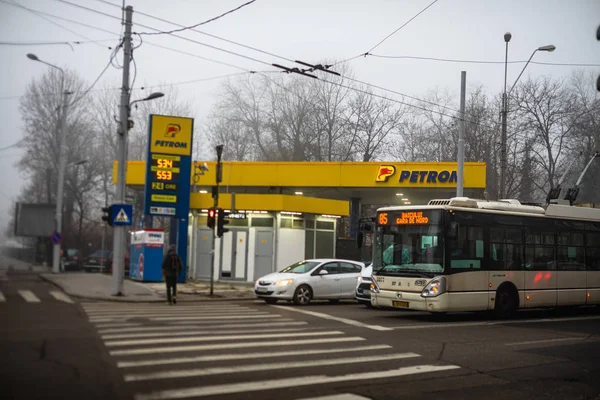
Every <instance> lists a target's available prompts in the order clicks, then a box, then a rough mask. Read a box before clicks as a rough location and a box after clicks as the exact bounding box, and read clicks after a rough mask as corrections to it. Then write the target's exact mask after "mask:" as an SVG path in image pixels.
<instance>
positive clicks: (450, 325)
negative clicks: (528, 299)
mask: <svg viewBox="0 0 600 400" xmlns="http://www.w3.org/2000/svg"><path fill="white" fill-rule="evenodd" d="M594 319H600V316H594V315H591V316H581V317H568V318H561V317H557V318H540V319H522V320H518V319H517V320H504V321H481V322H451V323H431V324H421V325H400V326H392V327H391V329H396V330H403V329H427V328H432V327H437V328H440V327H443V328H460V327H463V326H495V325H519V324H535V323H547V322H571V321H586V320H594Z"/></svg>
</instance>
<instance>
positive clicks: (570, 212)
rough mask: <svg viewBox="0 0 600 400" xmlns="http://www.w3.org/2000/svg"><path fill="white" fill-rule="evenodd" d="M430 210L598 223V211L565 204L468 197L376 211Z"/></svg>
mask: <svg viewBox="0 0 600 400" xmlns="http://www.w3.org/2000/svg"><path fill="white" fill-rule="evenodd" d="M428 209H429V210H431V209H445V210H450V209H469V210H479V211H483V212H485V211H490V212H493V213H509V214H513V215H534V216H540V217H544V216H545V217H551V218H568V219H578V220H588V221H589V220H591V221H600V209H597V208H590V207H577V206H571V205H565V204H549V205H548V206H547V207H546V208H544V207H541V206H535V205H527V204H521V202H520V201H519V200H515V199H502V200H483V199H472V198H469V197H452V198H450V199H434V200H430V201H429V203H427V205H414V206H390V207H381V208H379V209H378V210H377V211H398V210H428Z"/></svg>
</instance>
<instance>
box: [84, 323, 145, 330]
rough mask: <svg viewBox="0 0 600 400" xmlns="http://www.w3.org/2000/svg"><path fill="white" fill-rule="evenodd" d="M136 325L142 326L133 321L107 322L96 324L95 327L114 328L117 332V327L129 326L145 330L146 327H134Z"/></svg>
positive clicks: (124, 327) (125, 327)
mask: <svg viewBox="0 0 600 400" xmlns="http://www.w3.org/2000/svg"><path fill="white" fill-rule="evenodd" d="M136 326H142V324H140V323H134V322H122V323H121V322H107V323H104V324H96V328H97V329H109V330H110V329H111V328H113V329H115V330H116V331H117V332H119V331H120V329H118V328H123V329H127V328H131V329H143V330H146V328H134V327H136Z"/></svg>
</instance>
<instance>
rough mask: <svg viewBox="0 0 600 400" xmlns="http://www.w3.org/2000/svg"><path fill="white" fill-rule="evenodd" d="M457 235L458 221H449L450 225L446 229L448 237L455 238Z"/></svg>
mask: <svg viewBox="0 0 600 400" xmlns="http://www.w3.org/2000/svg"><path fill="white" fill-rule="evenodd" d="M457 237H458V222H455V221H452V222H450V227H449V229H448V238H449V239H456V238H457Z"/></svg>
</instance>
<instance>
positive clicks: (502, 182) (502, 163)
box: [498, 32, 556, 199]
mask: <svg viewBox="0 0 600 400" xmlns="http://www.w3.org/2000/svg"><path fill="white" fill-rule="evenodd" d="M511 38H512V35H511V34H510V32H507V33H505V34H504V42H505V43H506V52H505V56H504V91H503V93H502V139H501V141H502V143H501V149H500V191H499V193H498V198H499V199H501V198H503V197H504V196H505V195H506V193H505V185H506V118H507V114H508V96H510V94H511V93H512V90H513V89H514V88H515V86H516V84H517V82H518V81H519V78H521V75H523V72H525V68H527V66H528V65H529V62H530V61H531V59H532V58H533V56H534V55H535V53H537V52H538V51H547V52H549V53H551V52H553V51H554V50H556V46H554V45H551V44H550V45H547V46H541V47H538V48H537V49H535V50H534V51H533V53H531V56H530V57H529V60H527V63H526V64H525V66H524V67H523V69H522V70H521V73H520V74H519V76H518V77H517V79H516V80H515V82H514V83H513V84H512V86H511V88H510V90H509V91H508V93H506V77H507V72H508V42H510V39H511Z"/></svg>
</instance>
